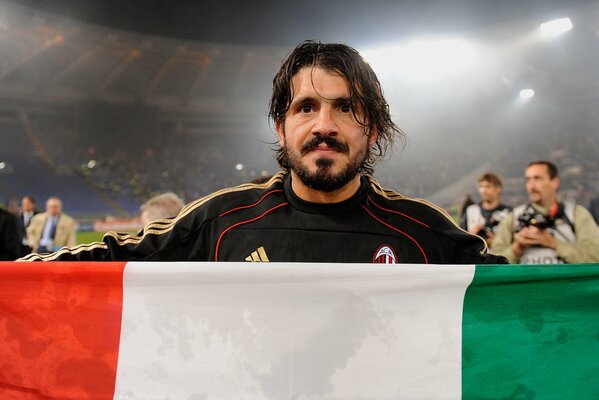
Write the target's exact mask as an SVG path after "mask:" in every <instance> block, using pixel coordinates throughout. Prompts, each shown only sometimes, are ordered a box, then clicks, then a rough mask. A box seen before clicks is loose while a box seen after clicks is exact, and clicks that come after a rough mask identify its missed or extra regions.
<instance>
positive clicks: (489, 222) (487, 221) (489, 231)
mask: <svg viewBox="0 0 599 400" xmlns="http://www.w3.org/2000/svg"><path fill="white" fill-rule="evenodd" d="M502 191H503V182H502V180H501V177H500V176H499V175H497V174H494V173H492V172H487V173H486V174H484V175H483V176H481V177H480V178H479V179H478V193H479V194H480V199H481V201H480V202H479V203H474V204H471V205H469V206H468V207H467V208H466V211H465V212H464V215H463V216H462V220H461V223H460V227H461V228H462V229H464V230H467V231H468V232H470V233H472V234H474V235H478V236H480V237H482V238H483V239H485V241H486V242H487V245H489V246H491V245H492V244H493V238H494V237H495V233H496V232H497V226H498V225H499V223H500V222H501V220H502V219H504V218H505V216H506V215H507V214H508V213H509V212H510V211H511V210H512V208H511V207H510V206H507V205H505V204H502V203H501V192H502Z"/></svg>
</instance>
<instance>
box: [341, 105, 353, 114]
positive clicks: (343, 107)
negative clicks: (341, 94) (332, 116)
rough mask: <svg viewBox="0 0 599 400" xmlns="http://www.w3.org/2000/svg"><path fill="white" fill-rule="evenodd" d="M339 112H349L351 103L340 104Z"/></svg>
mask: <svg viewBox="0 0 599 400" xmlns="http://www.w3.org/2000/svg"><path fill="white" fill-rule="evenodd" d="M341 112H344V113H348V112H351V104H349V103H347V104H344V105H342V106H341Z"/></svg>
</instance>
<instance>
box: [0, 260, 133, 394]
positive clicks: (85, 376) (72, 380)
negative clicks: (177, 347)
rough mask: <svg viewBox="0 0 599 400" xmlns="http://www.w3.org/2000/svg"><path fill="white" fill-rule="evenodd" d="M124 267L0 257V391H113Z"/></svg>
mask: <svg viewBox="0 0 599 400" xmlns="http://www.w3.org/2000/svg"><path fill="white" fill-rule="evenodd" d="M124 267H125V263H106V262H103V263H92V262H86V263H73V262H71V263H59V262H47V263H10V262H4V263H0V268H1V269H2V280H0V398H2V399H19V400H23V399H24V400H33V399H35V400H38V399H77V400H80V399H112V398H113V396H114V387H115V378H116V367H117V360H118V350H119V340H120V331H121V316H122V302H123V287H122V282H123V270H124Z"/></svg>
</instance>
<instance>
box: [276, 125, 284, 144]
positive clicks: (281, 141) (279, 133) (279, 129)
mask: <svg viewBox="0 0 599 400" xmlns="http://www.w3.org/2000/svg"><path fill="white" fill-rule="evenodd" d="M283 124H284V123H283V122H281V120H280V119H277V120H276V121H275V129H276V130H277V136H278V137H279V145H281V147H283V146H284V145H285V127H284V125H283Z"/></svg>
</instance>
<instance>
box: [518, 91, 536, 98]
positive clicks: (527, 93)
mask: <svg viewBox="0 0 599 400" xmlns="http://www.w3.org/2000/svg"><path fill="white" fill-rule="evenodd" d="M534 95H535V91H534V90H533V89H522V90H521V91H520V98H521V99H524V100H528V99H530V98H532V97H534Z"/></svg>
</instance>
